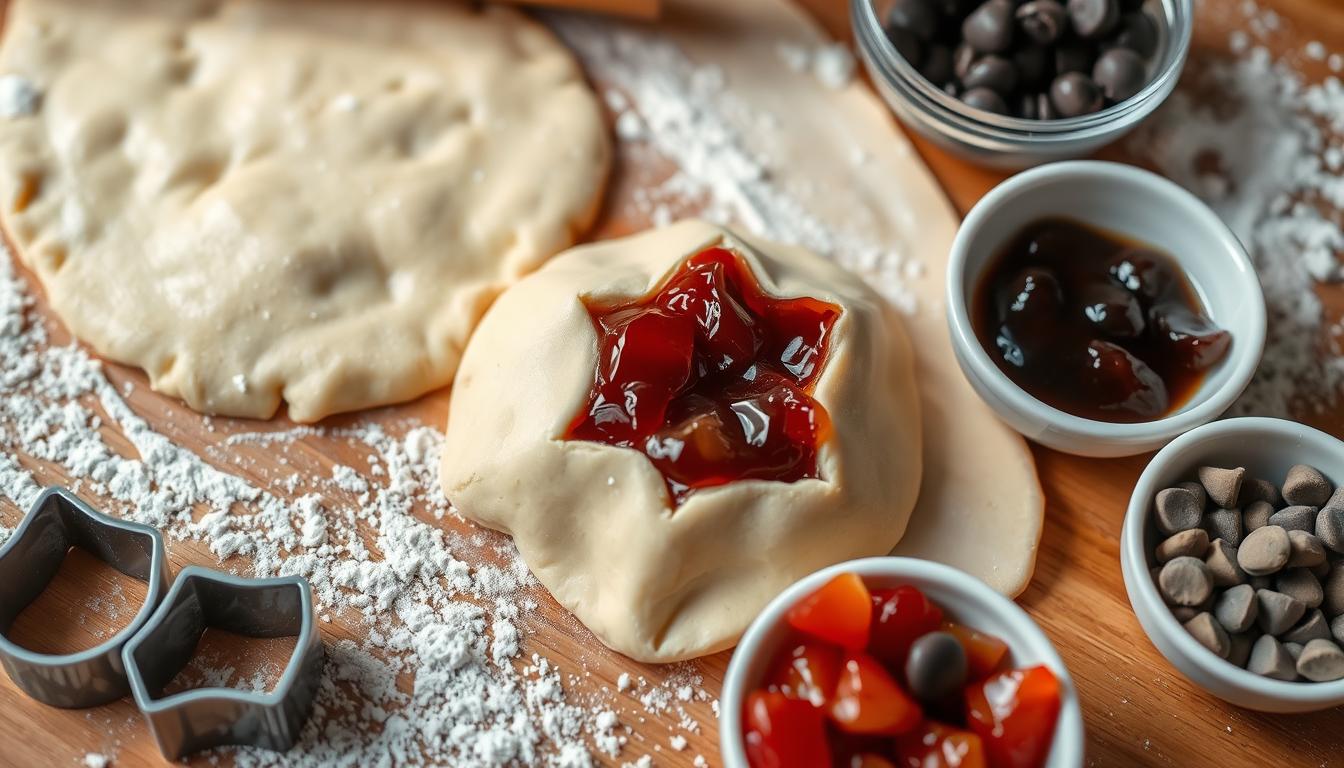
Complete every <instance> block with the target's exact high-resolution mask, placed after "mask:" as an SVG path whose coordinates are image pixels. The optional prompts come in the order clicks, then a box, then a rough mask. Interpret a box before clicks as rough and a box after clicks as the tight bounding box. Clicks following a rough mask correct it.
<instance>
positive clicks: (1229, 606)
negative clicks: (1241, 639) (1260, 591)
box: [1213, 584, 1260, 632]
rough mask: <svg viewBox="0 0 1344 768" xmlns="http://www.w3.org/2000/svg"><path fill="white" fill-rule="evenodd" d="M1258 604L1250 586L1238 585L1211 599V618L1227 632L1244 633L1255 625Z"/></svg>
mask: <svg viewBox="0 0 1344 768" xmlns="http://www.w3.org/2000/svg"><path fill="white" fill-rule="evenodd" d="M1259 607H1260V603H1259V601H1258V600H1256V598H1255V590H1254V589H1253V588H1252V587H1251V585H1250V584H1238V585H1237V586H1235V587H1232V588H1231V589H1228V590H1225V591H1224V592H1223V593H1222V594H1220V595H1218V596H1217V597H1215V598H1214V599H1213V617H1214V618H1215V619H1217V620H1218V623H1219V624H1222V625H1223V628H1224V629H1226V630H1227V631H1228V632H1245V631H1246V630H1248V629H1250V628H1251V625H1252V624H1254V623H1255V617H1256V613H1257V612H1258V610H1259Z"/></svg>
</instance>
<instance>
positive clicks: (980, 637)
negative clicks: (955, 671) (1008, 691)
mask: <svg viewBox="0 0 1344 768" xmlns="http://www.w3.org/2000/svg"><path fill="white" fill-rule="evenodd" d="M942 628H943V631H944V632H948V633H950V634H951V635H952V636H953V637H955V638H957V640H959V641H960V642H961V647H962V648H964V649H966V662H967V667H968V669H969V671H970V678H971V679H972V680H979V679H981V678H983V677H987V676H989V674H990V673H992V672H994V671H995V670H997V669H998V668H999V665H1000V664H1002V663H1003V660H1004V659H1005V658H1007V657H1008V644H1007V643H1005V642H1003V641H1002V640H1000V639H999V638H997V637H995V636H993V635H987V634H985V633H984V632H981V631H979V630H976V629H971V628H970V627H966V626H962V625H961V624H958V623H956V622H953V621H944V622H943V627H942Z"/></svg>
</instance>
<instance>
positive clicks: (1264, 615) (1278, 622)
mask: <svg viewBox="0 0 1344 768" xmlns="http://www.w3.org/2000/svg"><path fill="white" fill-rule="evenodd" d="M1255 599H1256V602H1258V603H1259V604H1260V607H1259V608H1258V609H1256V612H1257V615H1256V621H1257V623H1259V625H1260V629H1262V630H1264V631H1265V633H1266V634H1270V635H1275V636H1277V635H1281V634H1283V633H1284V632H1287V631H1288V629H1289V628H1290V627H1292V626H1293V625H1294V624H1296V623H1297V620H1298V619H1300V618H1302V614H1304V613H1306V612H1307V606H1305V605H1303V604H1302V603H1301V602H1299V601H1298V600H1295V599H1294V598H1292V597H1290V596H1288V595H1285V594H1283V593H1282V592H1274V591H1271V590H1268V589H1260V590H1256V593H1255Z"/></svg>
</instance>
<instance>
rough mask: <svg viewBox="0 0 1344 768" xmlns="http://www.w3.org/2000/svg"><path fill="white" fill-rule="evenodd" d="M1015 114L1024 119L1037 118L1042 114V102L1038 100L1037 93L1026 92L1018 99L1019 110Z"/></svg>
mask: <svg viewBox="0 0 1344 768" xmlns="http://www.w3.org/2000/svg"><path fill="white" fill-rule="evenodd" d="M1013 114H1015V115H1017V116H1018V117H1020V118H1022V119H1023V120H1035V119H1037V117H1038V116H1039V115H1040V102H1038V101H1037V100H1036V94H1034V93H1024V94H1022V95H1021V96H1019V97H1018V99H1017V111H1016V112H1014V113H1013Z"/></svg>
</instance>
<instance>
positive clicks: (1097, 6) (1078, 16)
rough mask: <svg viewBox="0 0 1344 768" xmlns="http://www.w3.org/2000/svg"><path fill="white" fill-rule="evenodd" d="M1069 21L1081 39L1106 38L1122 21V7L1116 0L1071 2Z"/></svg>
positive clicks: (1078, 0) (1077, 0)
mask: <svg viewBox="0 0 1344 768" xmlns="http://www.w3.org/2000/svg"><path fill="white" fill-rule="evenodd" d="M1068 8H1069V21H1070V22H1071V23H1072V25H1073V31H1074V32H1076V33H1077V34H1078V36H1079V37H1081V38H1083V39H1085V40H1087V39H1095V38H1100V37H1105V36H1106V35H1109V34H1110V33H1111V30H1112V29H1115V25H1116V22H1118V21H1120V5H1119V3H1117V2H1116V0H1069V6H1068Z"/></svg>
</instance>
